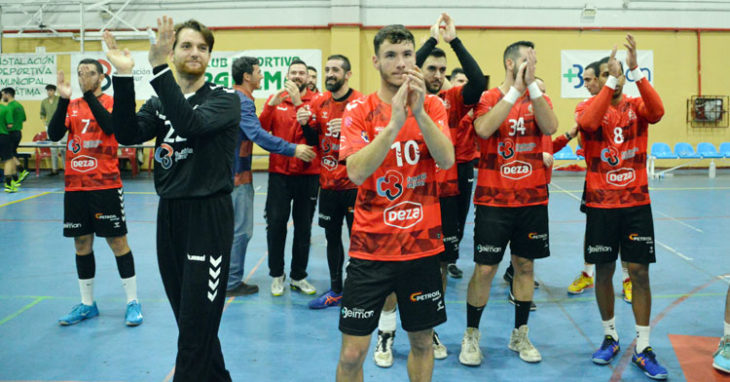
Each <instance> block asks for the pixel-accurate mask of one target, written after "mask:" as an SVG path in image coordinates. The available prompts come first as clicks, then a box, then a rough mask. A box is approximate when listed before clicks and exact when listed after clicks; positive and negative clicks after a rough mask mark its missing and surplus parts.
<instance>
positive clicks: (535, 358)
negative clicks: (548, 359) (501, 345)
mask: <svg viewBox="0 0 730 382" xmlns="http://www.w3.org/2000/svg"><path fill="white" fill-rule="evenodd" d="M528 333H529V329H528V328H527V325H522V326H520V327H519V328H517V329H512V335H511V336H510V338H509V345H508V346H507V347H509V349H510V350H512V351H516V352H518V353H520V359H521V360H523V361H525V362H540V361H542V356H541V355H540V352H539V351H537V349H536V348H535V346H533V345H532V342H530V339H529V338H527V334H528Z"/></svg>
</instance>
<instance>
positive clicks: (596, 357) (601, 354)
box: [591, 335, 621, 365]
mask: <svg viewBox="0 0 730 382" xmlns="http://www.w3.org/2000/svg"><path fill="white" fill-rule="evenodd" d="M619 350H621V347H620V346H619V344H618V341H616V340H614V339H613V337H612V336H609V335H607V336H606V337H605V338H604V339H603V343H602V344H601V347H600V348H599V349H598V350H596V351H595V352H594V353H593V356H592V358H591V359H592V360H593V363H595V364H597V365H608V364H609V363H610V362H611V360H612V359H613V357H615V356H616V354H618V352H619Z"/></svg>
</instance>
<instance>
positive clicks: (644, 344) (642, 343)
mask: <svg viewBox="0 0 730 382" xmlns="http://www.w3.org/2000/svg"><path fill="white" fill-rule="evenodd" d="M650 333H651V327H649V326H641V325H636V353H640V352H642V351H644V349H646V348H648V347H649V334H650Z"/></svg>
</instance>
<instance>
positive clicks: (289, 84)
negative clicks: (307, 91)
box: [284, 80, 302, 106]
mask: <svg viewBox="0 0 730 382" xmlns="http://www.w3.org/2000/svg"><path fill="white" fill-rule="evenodd" d="M284 89H286V92H287V93H289V97H290V98H291V102H292V103H293V104H294V106H299V105H301V103H302V94H301V93H299V86H298V85H297V83H296V82H294V81H289V80H287V81H286V82H285V83H284Z"/></svg>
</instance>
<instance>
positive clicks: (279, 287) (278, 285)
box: [271, 275, 286, 296]
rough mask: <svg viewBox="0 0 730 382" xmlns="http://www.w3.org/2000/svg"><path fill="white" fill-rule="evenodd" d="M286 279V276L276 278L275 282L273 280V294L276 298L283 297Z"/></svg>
mask: <svg viewBox="0 0 730 382" xmlns="http://www.w3.org/2000/svg"><path fill="white" fill-rule="evenodd" d="M285 278H286V276H285V275H282V276H279V277H274V279H273V280H271V294H273V295H274V296H281V295H282V294H284V279H285Z"/></svg>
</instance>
